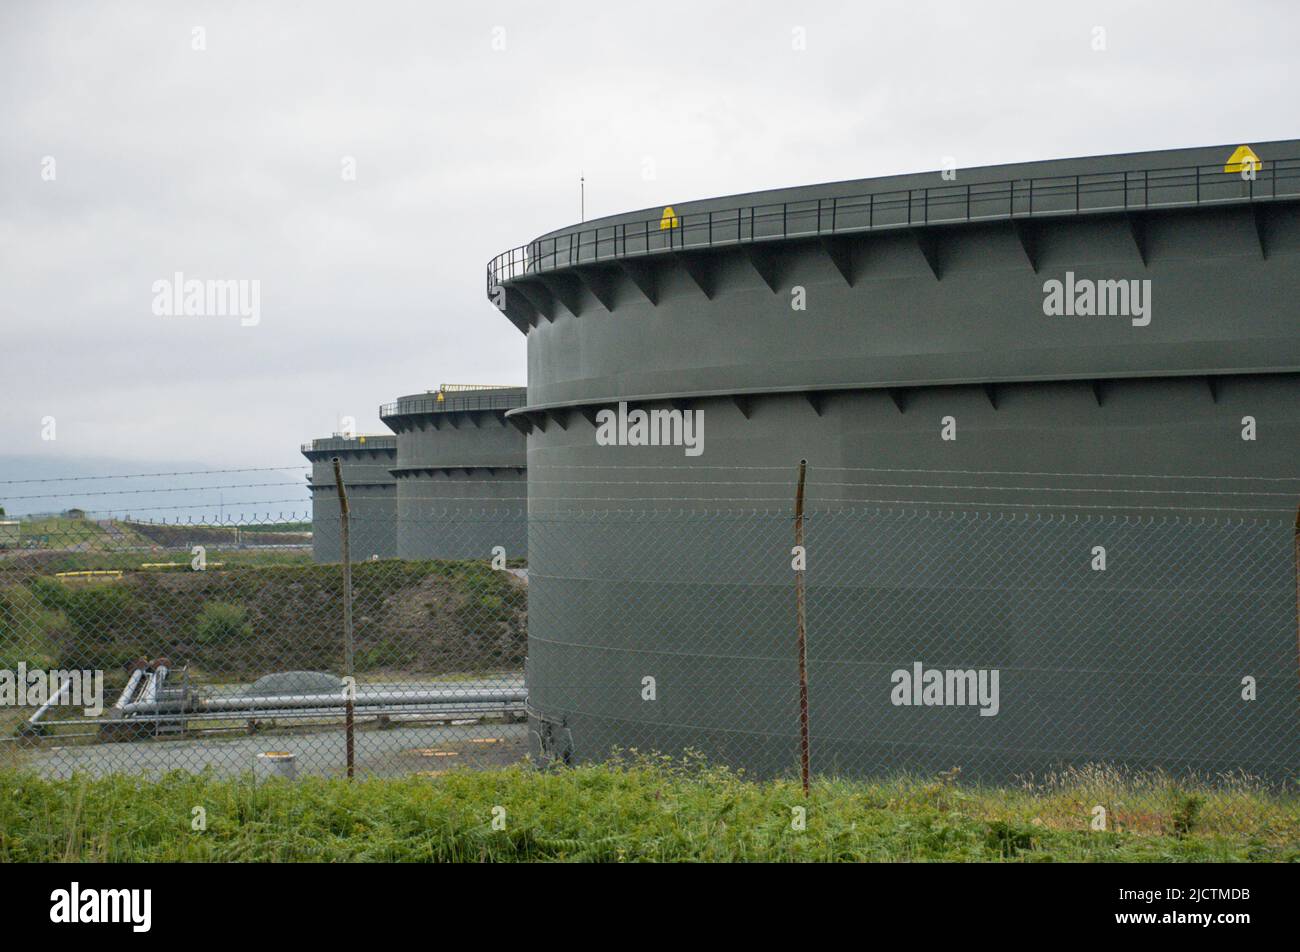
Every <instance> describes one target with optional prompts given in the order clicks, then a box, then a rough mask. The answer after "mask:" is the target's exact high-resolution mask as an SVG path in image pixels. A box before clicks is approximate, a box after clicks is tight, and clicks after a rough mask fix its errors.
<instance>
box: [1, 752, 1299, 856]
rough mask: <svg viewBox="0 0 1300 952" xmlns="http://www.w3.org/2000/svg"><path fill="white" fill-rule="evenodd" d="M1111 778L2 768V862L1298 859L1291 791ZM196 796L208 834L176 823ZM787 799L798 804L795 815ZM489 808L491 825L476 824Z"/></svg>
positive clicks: (660, 765) (627, 766) (606, 769)
mask: <svg viewBox="0 0 1300 952" xmlns="http://www.w3.org/2000/svg"><path fill="white" fill-rule="evenodd" d="M1114 779H1115V778H1113V777H1108V776H1106V775H1105V774H1104V773H1103V774H1099V775H1094V776H1090V775H1088V774H1087V773H1086V772H1085V773H1083V774H1078V775H1075V776H1073V777H1070V778H1058V779H1057V782H1056V784H1055V786H1052V785H1049V786H1047V787H1042V788H1037V789H1029V788H1019V789H1014V790H1013V789H1001V790H991V791H990V790H968V789H964V788H961V787H959V786H956V785H954V784H952V783H951V782H950V780H949V779H945V778H940V779H937V780H923V779H914V778H913V779H909V778H902V779H897V780H893V781H889V782H879V783H866V782H849V781H840V780H821V781H818V782H816V783H815V784H814V786H813V789H812V791H811V794H810V796H808V797H807V798H805V797H804V795H803V793H802V791H801V790H800V788H799V786H798V784H797V783H796V782H792V781H772V782H765V783H755V782H751V781H747V780H745V779H744V778H743V777H741V776H739V775H737V774H735V773H733V772H730V771H726V770H722V769H717V768H707V767H703V766H700V765H698V764H695V763H676V764H673V763H669V762H667V761H665V760H662V759H649V758H644V757H643V758H635V759H631V760H627V759H625V760H624V761H622V762H621V763H618V764H608V765H602V766H591V767H580V768H575V769H567V770H560V771H555V772H538V771H535V770H533V769H531V768H528V767H523V766H521V767H510V768H504V769H501V770H496V771H481V772H472V771H452V772H449V773H446V774H443V775H441V776H435V777H413V778H409V779H400V780H396V779H382V780H380V779H370V780H360V781H357V782H355V783H352V784H349V783H348V782H346V781H344V780H324V779H305V780H301V781H298V782H296V783H288V782H284V781H274V782H267V783H262V784H255V783H253V782H252V781H251V780H249V779H245V780H242V781H240V780H217V779H213V778H210V777H204V776H197V777H196V776H191V775H185V774H173V775H171V776H169V777H166V778H164V779H162V780H160V781H155V782H150V781H143V780H137V779H133V778H125V777H114V778H106V779H95V780H91V779H84V778H79V779H72V780H63V781H49V780H40V779H36V778H33V777H31V776H30V775H25V774H22V773H18V772H14V771H7V772H0V862H18V861H65V860H66V861H109V862H115V861H124V862H139V861H148V862H171V861H196V860H197V861H217V862H229V861H263V862H294V861H430V860H438V861H502V862H509V861H528V860H594V861H647V860H648V861H890V862H893V861H980V862H983V861H996V862H1004V861H1015V862H1036V861H1037V862H1042V861H1261V860H1273V861H1293V862H1294V861H1300V811H1298V810H1297V804H1296V802H1295V801H1294V800H1280V799H1276V798H1274V797H1271V796H1269V795H1266V794H1263V793H1260V792H1258V791H1251V790H1248V789H1241V790H1235V791H1234V790H1229V791H1227V792H1224V793H1222V794H1221V795H1219V796H1218V797H1217V798H1215V797H1206V799H1205V800H1204V801H1203V802H1202V803H1201V804H1200V805H1199V808H1198V809H1196V810H1192V811H1188V810H1187V808H1186V807H1187V804H1186V801H1185V799H1184V798H1185V797H1186V796H1188V795H1189V794H1188V793H1187V791H1185V790H1182V789H1181V788H1179V787H1177V786H1176V785H1173V786H1170V785H1166V786H1165V787H1163V788H1157V787H1151V788H1148V789H1144V788H1142V787H1140V786H1138V787H1129V788H1126V790H1125V791H1124V793H1125V796H1130V797H1137V798H1138V800H1137V801H1135V802H1140V804H1141V809H1140V810H1130V811H1129V813H1130V818H1131V820H1132V821H1133V822H1132V823H1131V824H1129V825H1127V826H1126V827H1125V828H1121V829H1112V830H1108V831H1104V832H1097V831H1092V830H1090V829H1089V827H1088V823H1089V819H1090V815H1089V804H1090V803H1091V802H1092V798H1093V797H1094V796H1095V795H1096V794H1097V793H1098V788H1097V786H1096V785H1097V784H1098V783H1100V784H1101V785H1102V786H1103V787H1105V786H1106V785H1107V784H1110V783H1112V782H1113V781H1114ZM1109 792H1110V793H1114V791H1113V790H1112V791H1109ZM1115 806H1116V813H1117V814H1121V815H1122V814H1123V813H1124V812H1125V808H1124V807H1123V806H1121V805H1118V804H1116V805H1115ZM195 807H202V808H203V809H204V810H205V811H206V817H207V829H206V830H205V831H201V832H196V831H194V830H192V829H191V821H192V818H193V815H194V814H193V811H194V808H195ZM795 807H804V808H805V809H806V811H807V823H806V829H804V830H797V829H794V828H793V825H792V818H793V816H794V812H793V808H795ZM494 808H502V809H504V823H505V828H504V829H500V830H498V829H494V828H493V826H492V819H493V811H494ZM1189 813H1190V814H1194V815H1190V816H1189ZM1189 820H1190V825H1189V823H1188V821H1189ZM1120 825H1121V826H1125V825H1124V824H1122V823H1121V824H1120Z"/></svg>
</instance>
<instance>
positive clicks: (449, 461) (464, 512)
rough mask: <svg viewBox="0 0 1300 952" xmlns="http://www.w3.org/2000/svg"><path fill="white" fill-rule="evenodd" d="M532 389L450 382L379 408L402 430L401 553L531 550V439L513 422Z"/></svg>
mask: <svg viewBox="0 0 1300 952" xmlns="http://www.w3.org/2000/svg"><path fill="white" fill-rule="evenodd" d="M526 398H527V390H526V389H525V388H524V387H507V386H484V385H473V384H443V385H442V386H441V387H440V388H439V389H438V390H431V391H427V392H425V393H417V394H411V395H409V396H405V397H399V398H398V400H397V402H395V403H390V404H387V405H385V406H382V407H380V408H379V415H380V417H381V418H382V419H383V421H384V423H385V424H387V425H388V426H389V427H390V428H391V429H392V431H393V432H394V433H395V434H397V437H396V439H397V460H396V463H395V464H394V466H393V475H394V476H395V478H396V480H397V553H398V555H399V556H400V557H402V558H404V559H487V558H491V557H492V550H493V549H494V548H495V547H496V546H501V547H502V548H504V549H505V553H506V557H507V558H510V559H515V558H523V557H525V556H526V554H527V541H528V535H527V506H528V503H527V498H526V497H527V488H526V487H527V482H526V468H527V464H526V451H525V438H524V434H523V432H522V431H521V429H520V428H519V427H517V426H515V425H512V424H511V423H509V422H508V421H507V420H506V413H507V412H508V411H510V410H512V409H515V408H518V407H522V406H523V405H524V404H525V402H526Z"/></svg>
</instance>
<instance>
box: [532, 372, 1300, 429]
mask: <svg viewBox="0 0 1300 952" xmlns="http://www.w3.org/2000/svg"><path fill="white" fill-rule="evenodd" d="M1295 374H1300V365H1280V366H1276V367H1259V368H1253V367H1252V368H1246V367H1243V368H1237V369H1225V368H1214V369H1208V368H1203V369H1200V370H1171V371H1167V372H1162V373H1157V372H1155V371H1150V370H1133V371H1113V372H1111V371H1108V372H1107V373H1105V374H1103V375H1101V376H1098V375H1097V374H1096V373H1071V374H1024V375H1017V376H1013V377H943V378H939V377H936V378H933V379H929V380H887V381H875V382H859V383H827V384H816V383H803V384H790V385H788V386H779V387H742V388H734V389H729V390H693V391H683V392H673V393H652V394H633V395H630V396H617V395H616V396H609V397H584V398H582V399H580V400H564V401H559V402H555V403H537V404H533V405H532V406H526V407H516V408H515V409H513V410H509V411H507V413H506V416H507V417H515V416H526V415H527V414H529V413H545V412H547V411H549V410H574V409H581V408H582V407H608V406H614V405H617V404H619V403H627V404H633V403H664V402H668V401H671V400H714V399H723V398H729V397H762V396H778V395H780V396H784V395H798V394H801V393H809V392H814V391H815V392H817V393H830V392H845V391H849V392H851V391H864V392H871V391H876V390H920V389H923V388H926V387H936V388H939V387H942V388H948V387H973V386H979V385H981V384H1015V383H1072V382H1080V383H1090V382H1092V381H1094V380H1101V381H1103V382H1104V381H1109V380H1124V381H1138V382H1140V381H1160V380H1171V379H1174V378H1179V379H1181V378H1186V377H1207V376H1208V377H1258V376H1267V375H1277V376H1292V375H1295Z"/></svg>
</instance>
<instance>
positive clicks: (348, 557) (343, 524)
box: [333, 456, 356, 780]
mask: <svg viewBox="0 0 1300 952" xmlns="http://www.w3.org/2000/svg"><path fill="white" fill-rule="evenodd" d="M333 462H334V485H335V486H336V487H337V488H338V493H339V530H340V539H339V541H340V544H341V554H342V556H343V691H344V702H343V703H344V708H343V709H344V728H343V729H344V732H345V734H346V737H347V741H346V746H347V766H348V779H349V780H351V779H352V774H353V770H354V750H355V748H354V739H353V713H354V712H353V699H354V697H355V694H356V680H355V678H354V676H353V671H352V552H351V546H350V545H349V539H348V494H347V491H346V490H345V489H344V488H343V470H342V467H341V466H340V465H339V458H338V457H337V456H335V457H334V459H333Z"/></svg>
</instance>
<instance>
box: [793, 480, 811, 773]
mask: <svg viewBox="0 0 1300 952" xmlns="http://www.w3.org/2000/svg"><path fill="white" fill-rule="evenodd" d="M807 469H808V461H807V460H806V459H801V460H799V485H798V487H797V488H796V489H795V494H794V546H795V558H796V559H799V560H801V562H800V564H799V567H798V568H796V569H795V573H794V610H795V630H796V641H797V644H798V649H797V650H798V653H799V773H800V776H801V777H802V779H803V792H804V795H805V796H807V795H808V760H809V752H808V747H809V743H808V637H807V624H806V612H805V594H804V579H803V576H804V572H805V571H806V570H807V568H808V561H807V560H808V555H807V552H806V550H805V549H804V547H803V491H804V476H805V473H806V472H807Z"/></svg>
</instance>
